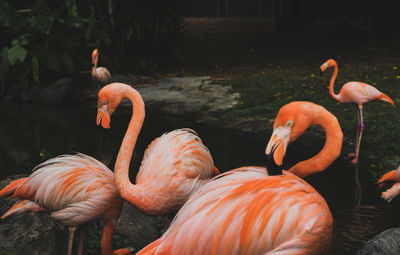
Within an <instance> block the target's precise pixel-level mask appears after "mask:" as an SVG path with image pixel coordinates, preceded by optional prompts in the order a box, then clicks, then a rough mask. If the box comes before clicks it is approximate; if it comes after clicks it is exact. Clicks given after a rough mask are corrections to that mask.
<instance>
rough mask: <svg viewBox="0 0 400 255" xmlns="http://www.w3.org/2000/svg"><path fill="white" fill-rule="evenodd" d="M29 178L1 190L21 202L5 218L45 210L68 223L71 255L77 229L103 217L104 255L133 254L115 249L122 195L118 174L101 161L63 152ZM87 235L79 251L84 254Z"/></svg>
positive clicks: (38, 168)
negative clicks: (115, 229)
mask: <svg viewBox="0 0 400 255" xmlns="http://www.w3.org/2000/svg"><path fill="white" fill-rule="evenodd" d="M34 170H35V171H34V172H33V173H32V174H31V175H30V176H29V177H27V178H22V179H18V180H15V181H13V182H12V183H11V184H9V185H8V186H6V187H5V188H4V189H2V190H1V191H0V197H3V196H6V195H11V194H12V196H13V197H15V198H17V199H18V200H17V202H16V203H15V204H14V205H13V206H12V207H11V209H9V210H8V211H7V212H6V213H5V214H4V215H3V216H2V217H1V218H2V219H4V218H5V217H7V216H10V215H12V214H19V213H23V212H26V211H45V212H48V213H50V216H51V217H52V218H53V219H55V220H58V221H60V222H61V223H62V224H64V225H66V226H68V230H69V242H68V253H67V254H68V255H70V254H71V252H72V242H73V238H74V233H75V230H76V229H77V227H78V226H79V225H82V224H84V223H86V222H89V221H92V220H95V219H102V220H103V222H104V225H103V234H102V237H101V242H100V246H101V253H102V254H103V255H125V254H131V253H130V251H129V250H128V249H119V250H115V251H113V250H112V248H111V241H112V236H113V233H114V227H115V224H116V223H117V220H118V218H119V215H120V213H121V209H122V198H121V197H120V196H119V194H118V192H117V188H116V187H115V185H114V174H113V172H112V171H111V170H110V169H108V168H107V167H106V166H105V165H103V164H102V163H101V162H99V161H98V160H96V159H94V158H92V157H89V156H87V155H84V154H77V155H62V156H58V157H56V158H53V159H49V160H47V161H45V162H43V163H42V164H40V165H38V166H37V167H36V168H35V169H34ZM82 238H83V236H82V235H81V238H80V241H79V248H78V254H82V245H83V240H82Z"/></svg>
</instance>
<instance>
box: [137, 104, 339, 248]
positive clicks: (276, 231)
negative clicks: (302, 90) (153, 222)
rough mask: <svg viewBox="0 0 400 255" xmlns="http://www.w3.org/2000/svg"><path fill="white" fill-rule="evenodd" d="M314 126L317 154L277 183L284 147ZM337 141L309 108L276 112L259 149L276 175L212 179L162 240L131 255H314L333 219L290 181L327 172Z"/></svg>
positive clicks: (305, 188) (254, 171)
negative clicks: (320, 136) (319, 141)
mask: <svg viewBox="0 0 400 255" xmlns="http://www.w3.org/2000/svg"><path fill="white" fill-rule="evenodd" d="M313 124H316V125H321V126H322V127H323V128H324V129H325V133H326V137H327V138H326V142H325V145H324V147H323V149H322V151H321V152H320V153H318V154H317V155H316V156H314V157H312V158H311V159H308V160H306V161H302V162H300V163H298V164H296V165H295V166H293V167H292V168H290V169H289V171H283V172H282V174H281V175H280V174H279V169H277V167H279V165H281V163H282V160H283V157H284V155H285V152H286V148H287V146H288V144H289V143H290V142H292V141H294V140H296V139H297V138H298V137H299V136H300V135H301V134H302V133H303V132H304V131H305V130H306V129H307V128H308V127H309V126H310V125H313ZM342 137H343V134H342V131H341V129H340V126H339V123H338V121H337V119H336V117H335V116H333V115H332V114H331V113H329V112H328V111H327V110H326V109H325V108H323V107H321V106H319V105H316V104H313V103H310V102H292V103H290V104H287V105H285V106H283V107H282V108H281V109H280V111H279V113H278V115H277V117H276V119H275V123H274V132H273V134H272V136H271V139H270V141H269V143H268V145H267V148H266V155H267V159H268V161H269V165H270V166H275V168H274V167H271V168H274V169H270V167H268V169H265V168H262V167H255V166H253V167H250V166H249V167H241V168H237V169H234V170H231V171H228V172H226V173H223V174H221V175H219V176H217V177H215V178H213V179H212V180H211V181H209V182H207V183H206V184H204V186H202V187H200V188H199V189H198V191H196V193H194V195H193V196H192V197H191V198H190V199H189V200H188V201H187V202H186V203H185V205H184V206H183V207H182V208H181V210H180V211H179V212H178V214H177V215H176V217H175V219H174V221H173V222H172V224H171V226H170V228H169V229H168V230H167V232H166V233H165V234H164V235H163V236H162V237H161V238H160V239H158V240H156V241H154V242H153V243H151V244H149V245H148V246H147V247H145V248H144V249H143V250H141V251H139V252H138V253H137V254H138V255H143V254H293V255H296V254H297V255H299V254H321V253H322V252H324V251H325V250H326V249H327V248H328V246H329V244H330V241H331V238H332V227H333V219H332V215H331V213H330V210H329V207H328V205H327V204H326V202H325V200H324V199H323V198H322V197H321V195H320V194H319V193H318V192H317V191H315V190H314V189H313V188H312V187H311V186H310V185H309V184H308V183H306V182H305V181H304V180H302V179H301V178H299V177H298V176H296V175H299V176H302V177H304V176H307V175H309V174H312V173H315V172H319V171H322V170H324V169H325V168H326V167H328V166H329V165H330V164H331V163H332V162H333V161H334V160H335V159H336V158H337V157H338V156H339V154H340V150H341V145H342ZM271 170H274V171H271ZM267 171H268V172H267ZM271 172H274V174H276V175H273V176H271Z"/></svg>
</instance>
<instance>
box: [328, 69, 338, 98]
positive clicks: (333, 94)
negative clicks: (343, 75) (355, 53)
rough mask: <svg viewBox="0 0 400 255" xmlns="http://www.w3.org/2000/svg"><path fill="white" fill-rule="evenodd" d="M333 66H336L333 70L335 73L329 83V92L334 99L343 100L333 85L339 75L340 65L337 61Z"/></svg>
mask: <svg viewBox="0 0 400 255" xmlns="http://www.w3.org/2000/svg"><path fill="white" fill-rule="evenodd" d="M333 68H334V71H333V74H332V77H331V82H330V84H329V94H330V95H331V97H332V98H333V99H335V100H336V101H338V102H341V99H340V96H339V95H338V94H335V91H334V89H333V87H334V86H335V80H336V77H337V75H338V66H337V64H336V62H334V63H333Z"/></svg>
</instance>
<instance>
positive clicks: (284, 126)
mask: <svg viewBox="0 0 400 255" xmlns="http://www.w3.org/2000/svg"><path fill="white" fill-rule="evenodd" d="M315 106H316V105H315V104H313V103H311V102H291V103H289V104H287V105H284V106H283V107H282V108H281V109H280V110H279V112H278V114H277V116H276V118H275V122H274V130H273V132H272V135H271V138H270V140H269V142H268V145H267V148H266V149H265V154H266V156H267V169H268V172H269V173H270V174H271V172H272V174H280V173H281V171H282V163H283V158H284V156H285V154H286V149H287V146H288V145H289V144H290V143H291V142H293V141H295V140H296V139H297V138H298V137H299V136H300V135H301V134H302V133H304V131H305V130H306V129H307V128H308V127H309V126H310V125H311V124H312V118H311V116H310V111H312V109H313V107H315Z"/></svg>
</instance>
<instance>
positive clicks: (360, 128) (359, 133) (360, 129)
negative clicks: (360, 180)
mask: <svg viewBox="0 0 400 255" xmlns="http://www.w3.org/2000/svg"><path fill="white" fill-rule="evenodd" d="M358 116H359V117H358V119H359V124H358V128H357V140H356V152H355V154H356V155H355V156H356V157H355V159H353V160H352V161H351V163H353V164H357V163H358V155H359V154H360V144H361V138H362V135H363V132H364V120H363V112H362V106H359V107H358Z"/></svg>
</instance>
